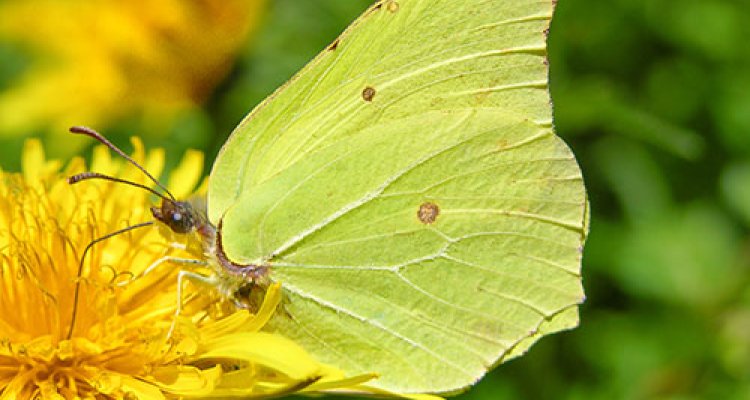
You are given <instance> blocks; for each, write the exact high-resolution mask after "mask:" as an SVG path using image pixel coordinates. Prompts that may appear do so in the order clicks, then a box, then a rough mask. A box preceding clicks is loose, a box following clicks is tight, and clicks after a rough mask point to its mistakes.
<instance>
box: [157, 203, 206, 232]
mask: <svg viewBox="0 0 750 400" xmlns="http://www.w3.org/2000/svg"><path fill="white" fill-rule="evenodd" d="M151 214H153V216H154V218H156V219H157V220H159V221H161V222H162V223H164V224H165V225H166V226H168V227H169V229H171V230H172V231H173V232H174V233H188V232H191V231H192V230H193V229H195V228H196V223H197V218H196V213H195V210H194V209H193V206H191V205H190V203H188V202H186V201H174V200H170V199H162V201H161V207H151Z"/></svg>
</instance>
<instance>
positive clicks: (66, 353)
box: [0, 140, 373, 399]
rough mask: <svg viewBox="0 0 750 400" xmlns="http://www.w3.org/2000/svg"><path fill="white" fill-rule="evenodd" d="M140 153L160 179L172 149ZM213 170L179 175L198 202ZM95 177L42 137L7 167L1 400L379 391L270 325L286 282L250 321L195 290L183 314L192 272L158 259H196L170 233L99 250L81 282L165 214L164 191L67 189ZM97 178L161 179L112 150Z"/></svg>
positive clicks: (188, 166)
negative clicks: (184, 274) (161, 209)
mask: <svg viewBox="0 0 750 400" xmlns="http://www.w3.org/2000/svg"><path fill="white" fill-rule="evenodd" d="M133 145H134V147H135V151H134V154H133V158H134V159H136V160H137V161H138V162H139V163H141V164H142V165H143V166H144V167H145V168H146V169H147V170H149V171H151V172H152V173H154V174H155V175H157V176H158V174H159V173H160V171H161V170H162V169H163V164H164V154H163V152H162V151H150V152H148V154H147V153H146V152H145V150H144V149H143V146H142V144H141V142H140V141H138V140H133ZM202 164H203V157H202V154H201V153H198V152H189V153H187V154H186V155H185V157H184V158H183V160H182V162H181V164H180V166H178V167H177V168H176V169H175V170H174V172H173V173H172V174H171V176H170V179H169V183H168V184H167V186H168V187H169V189H170V191H172V192H173V193H174V194H175V196H180V197H185V196H187V195H189V194H190V193H191V192H192V190H193V188H194V187H195V186H196V184H197V183H198V182H199V181H200V176H201V170H202ZM84 170H86V169H85V165H84V161H83V160H82V159H80V158H76V159H74V160H73V161H72V162H70V163H69V164H68V165H67V166H63V164H62V163H61V162H59V161H54V160H47V159H46V158H45V156H44V152H43V150H42V146H41V144H40V142H38V141H33V140H32V141H28V142H27V144H26V146H25V148H24V152H23V172H22V173H7V172H0V249H1V254H2V266H1V268H0V285H2V286H1V287H0V291H1V292H2V294H1V295H0V398H2V399H5V398H17V399H30V398H45V399H46V398H50V399H58V398H60V399H63V398H64V399H71V398H107V399H109V398H112V399H123V398H125V399H136V398H137V399H161V398H174V397H181V398H191V397H206V396H211V397H217V396H218V397H232V396H241V397H254V396H261V397H267V396H269V395H278V394H283V393H291V392H296V391H329V390H341V389H345V390H353V391H362V390H367V389H366V387H364V386H362V384H363V382H365V381H367V380H369V379H372V378H373V376H372V375H368V376H360V377H352V378H344V375H343V373H342V372H341V371H339V370H337V369H335V368H333V367H329V366H325V365H321V364H319V363H317V362H315V361H314V360H313V359H312V358H311V357H310V356H309V355H308V354H307V353H305V352H304V350H302V349H301V348H300V347H299V346H297V345H296V344H295V343H293V342H291V341H289V340H288V339H285V338H284V337H282V336H280V335H278V334H271V333H265V332H261V331H260V329H261V328H262V327H263V325H264V324H265V322H266V321H267V320H268V319H269V318H271V316H272V314H273V313H274V309H275V308H276V306H277V305H278V303H279V301H280V296H281V295H280V290H279V287H278V286H271V287H269V288H268V290H267V291H266V293H265V298H264V299H262V302H261V305H260V306H259V308H258V309H257V311H256V312H254V313H250V312H248V311H247V310H237V309H235V308H234V307H228V304H227V303H229V302H228V301H227V300H226V299H221V298H217V295H216V293H215V291H211V290H206V288H203V287H200V286H199V285H194V284H192V283H191V282H186V284H185V287H184V293H183V299H182V303H181V304H182V307H183V311H181V313H180V316H179V318H177V319H175V309H176V307H177V302H178V300H177V294H176V287H177V284H176V282H177V281H176V274H177V271H178V270H179V268H180V267H179V266H175V265H174V264H170V263H161V264H158V260H160V259H162V258H163V257H167V256H181V257H191V255H190V254H187V253H185V251H184V250H180V249H179V248H176V247H175V246H170V241H171V240H172V238H169V237H165V235H164V234H163V233H164V232H163V230H161V231H160V230H159V229H155V228H153V227H145V228H141V229H135V230H132V231H129V232H127V233H124V234H120V235H117V236H114V237H112V238H109V239H107V240H104V241H101V242H99V243H97V244H96V245H94V246H92V248H91V250H90V251H89V252H88V253H87V255H86V258H85V259H84V262H83V264H82V265H83V269H82V271H83V273H82V274H81V276H80V277H79V276H78V269H79V262H80V260H81V257H82V255H83V254H82V253H83V250H84V248H85V247H86V246H87V245H88V244H89V243H91V241H92V240H94V239H96V238H100V237H102V236H104V235H106V234H108V233H111V232H113V231H116V230H118V229H122V228H124V227H126V226H130V225H133V224H136V223H139V222H143V221H148V220H151V219H153V217H152V216H151V214H150V211H149V207H150V206H151V205H152V201H153V198H152V197H153V196H152V195H150V194H149V193H148V192H146V191H144V190H140V189H138V188H133V187H129V186H125V185H122V184H117V183H114V182H109V181H102V180H92V181H90V182H85V183H81V184H78V185H74V186H71V185H69V184H68V183H67V181H66V179H65V177H67V176H70V175H73V174H76V173H80V172H83V171H84ZM91 170H95V171H97V172H101V173H105V174H108V175H111V176H115V177H118V178H122V179H127V180H130V181H133V182H137V183H141V184H144V185H151V183H149V182H147V181H146V180H145V178H144V176H143V175H142V174H141V173H140V172H139V171H137V170H135V169H134V168H132V167H131V166H128V165H125V164H124V163H123V162H121V161H120V160H113V159H112V158H111V157H110V155H109V153H108V152H107V150H106V149H105V148H97V149H96V150H95V151H94V156H93V159H92V165H91ZM155 263H157V264H158V266H156V267H154V268H152V269H150V272H149V273H148V274H145V275H144V271H146V270H148V269H149V267H150V266H153V265H156V264H155ZM77 282H79V283H80V289H81V290H80V298H79V300H78V302H77V303H76V302H75V300H74V296H73V293H74V291H75V287H76V283H77ZM209 289H210V288H209ZM75 307H77V312H76V318H75V321H74V324H71V319H72V316H73V309H74V308H75ZM174 321H178V323H177V329H175V331H174V334H173V335H170V334H169V332H170V328H171V327H172V325H173V323H174ZM71 326H72V329H71Z"/></svg>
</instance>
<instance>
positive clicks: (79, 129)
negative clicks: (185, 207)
mask: <svg viewBox="0 0 750 400" xmlns="http://www.w3.org/2000/svg"><path fill="white" fill-rule="evenodd" d="M70 132H71V133H76V134H80V135H86V136H89V137H92V138H94V139H96V140H97V141H99V142H100V143H101V144H103V145H105V146H107V147H109V149H110V150H112V151H114V152H115V153H117V154H119V155H120V157H122V158H124V159H126V160H127V161H128V162H129V163H131V164H133V165H134V166H135V167H136V168H138V169H139V170H141V172H143V173H144V174H146V176H147V177H148V178H149V179H151V181H152V182H154V183H155V184H156V186H159V187H160V188H161V189H162V190H163V191H164V192H165V193H166V194H167V195H168V196H169V198H170V199H171V200H172V201H177V199H176V198H175V197H174V196H173V195H172V193H170V192H169V190H167V188H166V187H164V185H162V184H161V183H160V182H159V181H158V180H157V179H156V178H154V177H153V175H151V174H150V173H148V171H146V169H145V168H143V167H142V166H141V165H140V164H138V163H137V162H135V160H133V159H132V158H131V157H130V156H129V155H127V154H125V152H124V151H122V150H120V149H119V148H118V147H117V146H115V145H114V144H112V142H110V141H109V140H107V138H105V137H104V136H102V135H101V134H100V133H99V132H97V131H95V130H93V129H91V128H88V127H85V126H74V127H71V128H70ZM123 183H124V182H123ZM161 197H162V198H164V196H161Z"/></svg>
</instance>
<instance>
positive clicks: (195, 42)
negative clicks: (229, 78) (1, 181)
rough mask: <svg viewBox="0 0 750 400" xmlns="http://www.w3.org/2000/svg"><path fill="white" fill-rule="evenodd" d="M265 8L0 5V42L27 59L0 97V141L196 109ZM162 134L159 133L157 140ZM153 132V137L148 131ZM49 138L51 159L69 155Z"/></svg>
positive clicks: (108, 2) (240, 4)
mask: <svg viewBox="0 0 750 400" xmlns="http://www.w3.org/2000/svg"><path fill="white" fill-rule="evenodd" d="M264 4H265V0H249V1H248V0H198V1H192V0H162V1H146V0H131V1H113V0H105V1H86V0H70V1H55V0H25V1H7V2H2V1H0V40H3V41H5V42H9V43H15V44H16V45H18V46H21V47H22V48H24V49H28V52H29V54H30V64H29V65H28V67H27V68H26V70H24V73H23V74H22V75H21V76H19V77H17V78H16V79H15V80H14V81H13V82H12V84H11V85H10V86H9V87H7V88H5V89H4V91H3V92H0V134H3V135H19V134H21V133H24V132H30V131H39V130H43V129H48V132H50V133H53V132H64V130H65V129H66V128H67V127H68V126H70V125H72V124H73V123H75V122H79V121H87V123H89V124H93V125H104V124H105V123H108V122H112V121H113V120H115V119H117V118H124V117H132V116H143V117H145V119H144V121H145V122H146V123H147V124H148V123H150V125H149V126H151V127H153V128H166V127H168V126H159V124H165V123H164V122H163V121H168V120H170V119H171V118H170V117H172V116H174V115H175V114H176V113H177V112H178V111H183V110H186V109H193V108H194V107H196V105H197V104H198V103H199V102H201V101H203V100H204V99H205V98H206V97H207V96H208V95H209V94H210V93H211V91H212V89H213V88H214V87H215V86H216V84H217V83H218V82H220V81H221V79H223V78H224V76H225V75H226V73H227V72H228V71H229V68H230V67H231V65H232V62H233V60H234V58H235V56H236V54H237V52H238V51H239V50H240V46H242V44H243V43H244V42H245V39H246V38H247V36H248V34H249V33H250V32H251V31H252V30H253V28H254V27H256V26H257V25H258V24H257V22H258V20H259V17H260V16H261V14H262V10H263V8H264ZM164 130H165V129H161V131H164ZM153 131H154V132H157V131H159V130H158V129H153ZM71 140H73V141H75V142H78V143H82V142H83V141H79V140H78V139H76V138H74V139H71V138H70V137H68V136H63V135H52V136H50V137H49V140H48V144H49V145H53V146H50V147H51V148H54V149H55V151H57V152H60V151H62V150H64V149H67V150H68V151H75V150H76V148H75V147H74V146H71V145H70V143H71V142H70V141H71Z"/></svg>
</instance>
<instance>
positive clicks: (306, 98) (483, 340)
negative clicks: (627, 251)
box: [209, 0, 586, 392]
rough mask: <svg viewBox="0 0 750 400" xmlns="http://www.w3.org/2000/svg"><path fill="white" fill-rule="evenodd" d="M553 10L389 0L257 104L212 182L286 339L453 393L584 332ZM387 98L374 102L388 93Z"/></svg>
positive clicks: (580, 203)
mask: <svg viewBox="0 0 750 400" xmlns="http://www.w3.org/2000/svg"><path fill="white" fill-rule="evenodd" d="M551 13H552V2H551V1H535V2H532V1H478V0H477V1H461V2H457V1H435V0H429V1H427V0H423V1H419V0H400V1H398V2H395V1H384V2H381V3H378V4H376V5H375V6H374V7H372V8H371V9H370V10H368V11H367V12H366V13H365V14H364V15H363V16H362V17H361V18H360V19H359V20H357V22H355V23H354V24H353V25H352V27H350V28H349V29H348V30H347V32H345V33H344V34H343V35H342V36H341V37H340V38H339V39H338V40H337V41H336V42H334V44H333V45H331V46H329V48H328V49H327V50H325V51H324V52H323V53H322V54H321V55H319V56H318V57H317V58H316V59H315V60H314V61H313V62H312V63H311V64H309V65H308V66H307V67H306V68H305V69H303V71H302V72H300V73H299V74H298V75H297V76H296V77H295V78H293V79H292V81H290V83H288V84H287V85H286V86H285V87H283V88H282V89H280V90H279V91H278V92H276V93H275V94H274V95H273V96H272V97H271V98H269V99H268V100H267V101H266V102H265V103H264V104H262V105H261V106H259V107H258V108H257V109H256V110H255V111H253V112H252V113H251V114H250V115H249V116H248V118H247V119H246V120H245V121H243V123H242V124H241V125H240V126H239V127H238V128H237V129H236V131H235V132H234V133H233V134H232V137H231V138H230V139H229V141H228V142H227V144H226V145H225V146H224V148H223V149H222V152H221V154H220V156H219V158H218V159H217V161H216V163H215V165H214V169H213V171H212V175H211V181H210V187H209V213H210V218H211V220H212V221H214V222H216V223H218V221H219V220H222V223H223V226H222V234H223V239H224V242H223V243H224V249H225V251H226V252H227V254H228V255H229V257H230V258H231V259H232V260H235V261H237V262H242V263H247V262H253V263H264V264H266V265H270V266H271V277H272V279H273V280H275V281H280V282H282V284H283V288H284V289H285V293H286V302H285V304H284V306H283V308H284V310H283V312H281V313H279V315H278V316H277V317H276V318H275V319H274V320H273V321H272V322H271V326H270V328H271V329H275V330H278V331H281V332H283V333H284V334H285V335H287V336H289V337H291V338H293V339H295V340H297V341H298V342H299V343H301V344H302V345H303V346H305V347H306V348H307V350H308V351H310V352H312V353H313V354H314V355H315V356H316V357H317V358H319V359H320V360H321V361H324V362H327V363H330V364H333V365H336V366H338V367H340V368H343V369H344V370H345V371H347V372H348V373H350V374H356V373H362V372H371V371H375V372H378V373H380V374H381V377H380V379H378V380H377V381H375V385H377V386H379V387H382V388H386V389H389V390H395V391H402V392H424V391H429V392H447V391H453V390H457V389H460V388H463V387H466V386H468V385H470V384H471V383H473V382H475V381H476V380H477V379H479V378H480V377H481V376H482V375H483V374H484V373H485V372H486V370H487V369H488V368H490V367H491V366H492V365H494V364H495V363H497V362H498V361H503V360H506V359H508V358H511V357H513V356H516V355H519V354H521V353H523V352H524V351H525V350H526V349H527V348H528V346H530V345H531V344H532V343H533V342H534V341H535V340H536V339H537V338H538V337H539V336H540V335H541V334H542V333H544V334H546V333H552V332H555V331H559V330H561V329H567V328H570V327H573V326H575V325H576V324H577V305H578V304H579V303H580V302H581V301H582V300H583V291H582V288H581V279H580V274H579V269H580V251H581V246H582V242H583V239H584V237H585V231H586V229H585V227H584V216H585V208H586V196H585V191H584V188H583V182H582V179H581V175H580V171H579V169H578V166H577V164H576V162H575V160H574V158H573V156H572V154H571V153H570V151H569V150H568V148H567V147H566V146H565V145H564V143H562V141H560V139H559V138H557V137H556V136H555V135H554V133H553V130H552V122H551V106H550V103H549V95H548V93H547V75H546V74H547V68H546V65H545V58H544V55H545V36H544V31H545V29H546V28H547V26H548V24H549V18H550V16H551ZM373 91H374V95H373Z"/></svg>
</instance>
